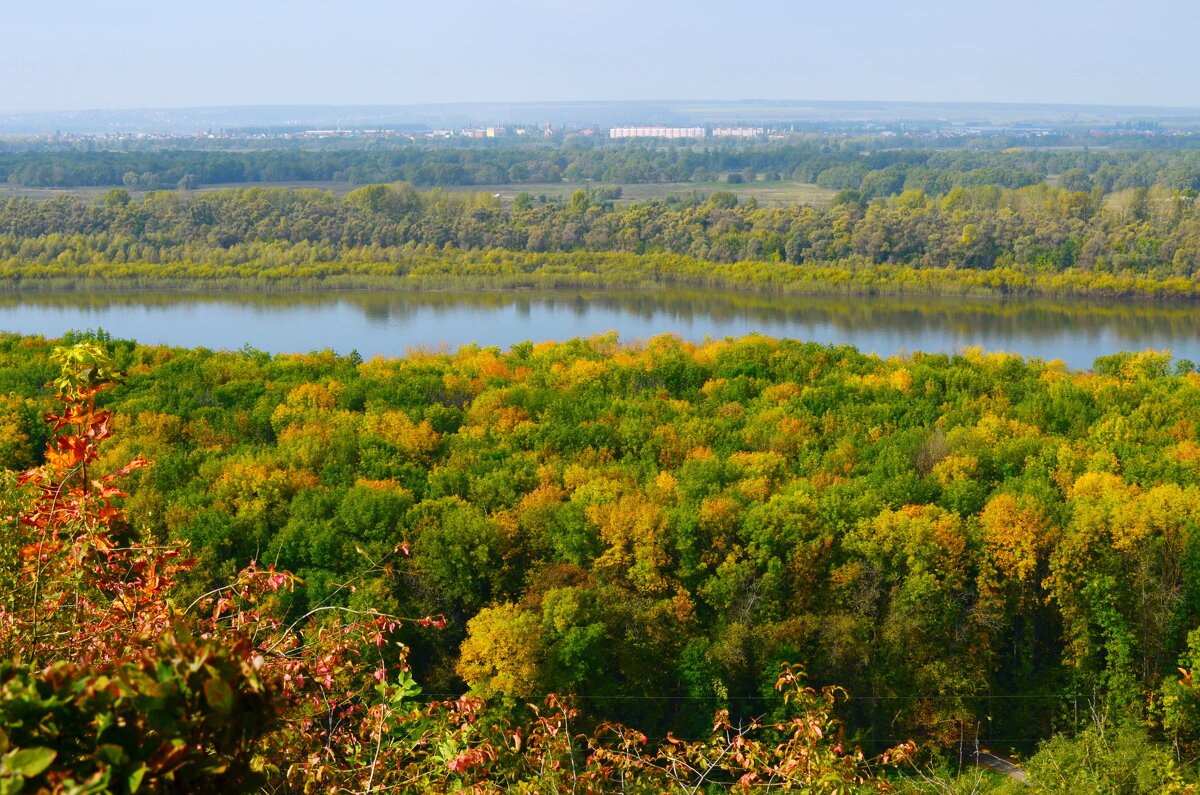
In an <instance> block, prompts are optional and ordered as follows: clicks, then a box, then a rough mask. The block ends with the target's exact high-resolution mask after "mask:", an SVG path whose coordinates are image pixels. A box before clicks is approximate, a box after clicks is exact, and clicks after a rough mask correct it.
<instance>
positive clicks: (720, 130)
mask: <svg viewBox="0 0 1200 795" xmlns="http://www.w3.org/2000/svg"><path fill="white" fill-rule="evenodd" d="M766 132H767V131H766V130H765V129H763V128H762V127H713V131H712V134H713V137H714V138H761V137H762V136H763V135H765V134H766Z"/></svg>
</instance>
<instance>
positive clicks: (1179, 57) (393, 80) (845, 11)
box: [0, 0, 1200, 111]
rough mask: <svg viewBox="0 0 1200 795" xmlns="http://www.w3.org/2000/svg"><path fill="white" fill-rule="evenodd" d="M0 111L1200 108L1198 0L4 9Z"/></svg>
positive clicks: (211, 1)
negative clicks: (972, 103)
mask: <svg viewBox="0 0 1200 795" xmlns="http://www.w3.org/2000/svg"><path fill="white" fill-rule="evenodd" d="M0 20H3V41H4V44H3V46H2V47H0V110H9V111H23V110H67V109H84V108H135V107H179V106H197V105H248V104H307V103H319V104H374V103H379V104H408V103H425V102H468V101H553V100H573V99H581V100H602V99H611V100H623V99H631V100H632V99H750V98H754V99H880V100H927V101H950V100H957V101H969V100H977V101H993V102H1062V103H1099V104H1125V105H1129V104H1144V105H1180V106H1191V107H1200V58H1198V56H1197V54H1196V49H1195V46H1194V42H1193V39H1194V36H1195V33H1196V30H1197V29H1198V28H1200V2H1197V1H1196V0H1143V2H1139V3H1135V2H1129V0H1125V2H1120V3H1117V2H1112V1H1111V0H1087V2H1084V1H1083V0H1006V1H1005V2H998V1H997V0H820V1H819V2H810V0H742V2H731V1H730V0H723V1H721V2H717V0H494V1H493V2H484V1H483V0H421V1H420V2H415V1H414V0H393V1H392V2H383V0H340V2H330V0H322V1H321V2H312V1H310V0H236V2H235V1H234V0H192V1H191V2H187V1H186V0H185V1H182V2H181V1H180V0H24V1H21V0H0Z"/></svg>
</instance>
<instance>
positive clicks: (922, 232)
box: [0, 183, 1200, 293]
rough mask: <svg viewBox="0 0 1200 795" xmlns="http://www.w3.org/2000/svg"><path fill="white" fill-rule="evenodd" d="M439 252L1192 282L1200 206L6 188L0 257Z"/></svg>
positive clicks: (387, 188) (63, 270)
mask: <svg viewBox="0 0 1200 795" xmlns="http://www.w3.org/2000/svg"><path fill="white" fill-rule="evenodd" d="M439 252H440V253H442V254H444V255H445V258H446V263H445V264H446V267H447V268H451V269H453V267H454V265H453V263H454V262H455V261H461V260H462V259H463V258H464V257H465V258H466V259H468V260H471V259H474V260H475V261H480V262H484V263H486V262H488V261H491V262H497V261H498V260H496V257H499V258H500V259H501V260H504V261H511V262H514V263H516V267H518V268H519V269H522V270H524V271H526V272H529V271H535V270H538V269H539V263H546V262H550V261H551V260H548V259H547V255H553V254H563V255H570V256H571V257H572V258H573V259H571V260H570V261H571V262H576V263H580V267H582V268H583V269H584V270H587V269H588V266H587V265H586V260H587V256H586V255H589V254H594V255H597V256H595V257H594V260H595V262H596V263H597V265H596V266H595V267H593V268H592V270H596V269H598V268H600V267H601V266H602V265H603V263H605V262H608V261H612V260H613V257H615V256H618V255H619V256H624V257H626V258H629V257H635V258H637V257H641V258H644V259H642V260H641V263H642V271H643V277H644V278H648V279H649V280H651V281H652V280H653V279H654V278H655V277H654V274H655V273H661V271H662V267H661V266H662V265H663V264H664V263H665V262H669V263H672V267H674V268H676V270H680V269H683V270H689V271H692V272H704V271H706V270H707V271H708V272H710V273H713V274H716V273H718V272H720V271H721V270H722V268H721V267H719V266H720V265H721V264H726V263H728V264H736V266H737V268H739V269H741V270H746V269H750V270H753V271H754V272H755V273H756V274H757V275H756V276H755V279H757V280H765V282H767V283H770V282H780V283H785V284H786V283H792V282H802V281H813V278H812V277H813V275H814V274H818V273H820V272H822V270H823V269H828V268H834V269H835V270H839V271H840V272H844V273H851V274H853V273H856V272H862V271H864V270H871V269H874V271H875V272H876V273H879V269H880V268H889V269H899V270H901V271H903V272H905V273H908V274H915V275H916V277H917V278H922V277H920V274H922V273H924V274H945V275H947V276H948V278H951V280H952V281H953V280H956V279H960V278H966V277H968V276H969V278H971V279H974V278H976V276H978V277H979V280H981V281H982V280H986V279H990V278H993V277H992V276H989V274H1008V273H1016V274H1020V278H1021V279H1024V280H1025V281H1027V282H1028V281H1029V280H1036V279H1043V280H1044V279H1046V278H1051V277H1053V278H1058V277H1069V278H1071V279H1077V280H1081V281H1083V282H1089V281H1092V282H1096V283H1102V282H1105V281H1111V280H1112V279H1113V278H1118V279H1132V280H1134V281H1136V280H1139V279H1141V280H1148V281H1149V282H1153V283H1155V284H1158V285H1160V286H1162V285H1170V284H1175V283H1177V284H1176V286H1174V287H1171V288H1170V289H1169V290H1167V292H1174V293H1186V292H1189V291H1190V290H1191V289H1192V286H1194V282H1195V277H1196V274H1197V272H1198V269H1200V215H1198V213H1197V202H1196V198H1195V197H1194V196H1193V195H1192V194H1191V193H1190V192H1180V191H1170V190H1167V189H1166V188H1162V187H1155V188H1150V189H1142V188H1135V189H1129V190H1125V191H1120V192H1117V193H1113V194H1108V195H1101V194H1099V193H1098V192H1092V193H1086V192H1082V191H1069V190H1066V189H1064V188H1051V187H1047V186H1046V185H1036V186H1031V187H1026V188H1019V189H1001V188H996V187H995V186H985V187H979V188H956V189H954V190H951V191H950V192H949V193H947V194H946V195H945V196H943V197H941V198H936V197H932V196H930V195H928V194H926V193H924V192H923V191H920V190H908V191H905V192H904V193H902V194H900V195H899V196H895V197H890V198H884V199H873V200H870V201H868V200H866V199H864V197H862V196H861V194H859V193H857V192H854V191H843V192H842V193H841V194H839V196H838V197H836V199H835V201H834V203H833V204H831V205H830V206H828V207H812V206H793V207H766V206H762V205H760V204H759V203H758V202H757V201H755V200H753V199H751V200H749V201H746V202H739V201H738V199H737V197H736V196H735V195H734V194H732V193H728V192H717V193H714V194H712V195H710V196H708V197H704V198H701V197H693V198H690V199H679V198H668V199H665V200H659V201H648V202H640V203H635V204H629V205H622V204H617V203H615V202H614V201H613V200H612V198H611V193H605V192H602V191H577V192H576V193H575V194H573V195H572V196H571V197H570V200H569V201H557V202H556V201H538V200H536V199H535V198H534V197H533V196H531V195H529V194H521V195H518V196H517V197H516V200H515V201H514V202H513V203H512V205H511V206H510V207H505V206H503V205H502V204H501V202H500V201H499V199H497V198H495V197H494V196H492V195H490V194H486V193H476V194H472V193H454V192H445V191H438V190H433V191H429V192H421V191H418V190H416V189H415V188H413V187H412V186H410V185H407V184H404V183H400V184H393V185H372V186H366V187H363V188H359V189H357V190H355V191H352V192H350V193H349V194H347V195H346V196H344V197H341V198H339V197H336V196H334V195H333V194H332V193H330V192H322V191H312V190H287V189H280V188H253V189H246V190H226V191H217V192H212V193H203V194H193V193H188V192H171V191H158V192H153V193H150V194H147V195H146V196H145V198H144V199H142V200H140V201H139V200H134V199H132V198H131V197H130V196H129V194H128V193H127V192H125V191H124V190H123V189H113V190H111V191H110V192H109V193H108V194H107V195H106V196H105V197H103V199H102V200H101V201H99V202H86V201H83V200H80V199H74V198H70V197H60V198H56V199H52V200H47V201H33V200H28V199H10V200H8V201H6V202H0V264H2V266H3V267H4V269H5V271H6V272H7V274H8V275H9V278H20V277H21V276H22V275H24V276H28V277H30V278H29V284H31V285H32V284H35V283H36V282H37V276H38V274H39V273H42V274H49V273H53V274H56V278H68V279H69V278H71V277H72V276H74V277H76V278H85V277H87V276H88V275H89V274H94V273H96V272H98V270H104V269H105V268H108V269H110V270H111V269H112V268H114V267H116V266H122V267H123V266H126V265H129V266H135V267H138V268H141V267H143V266H144V270H146V271H148V272H150V273H151V274H152V273H153V271H154V266H156V265H158V266H162V268H161V270H162V272H163V273H166V272H167V271H168V270H169V269H170V268H172V267H185V269H186V268H190V267H191V266H196V265H198V266H203V267H207V268H210V269H211V268H216V269H220V268H234V269H237V270H238V272H239V273H240V274H242V275H244V276H248V277H251V278H252V277H254V276H255V275H256V274H266V273H272V274H275V276H276V277H278V278H280V279H282V280H284V281H286V279H287V277H288V276H289V275H291V276H295V277H297V278H299V277H300V276H301V275H303V274H304V273H305V272H311V271H306V269H312V268H316V269H318V270H321V271H322V272H323V273H329V274H332V275H336V274H337V273H338V272H339V268H343V267H344V268H349V269H359V270H372V269H374V271H373V272H376V273H378V274H380V275H381V276H398V275H404V274H407V273H410V272H411V271H412V270H414V268H416V267H417V266H418V265H420V264H423V263H425V262H427V261H429V260H431V259H435V258H436V257H437V255H438V253H439ZM463 252H468V253H467V254H464V253H463ZM469 252H479V254H478V255H472V254H469ZM601 254H609V255H611V256H609V257H605V256H599V255H601ZM672 258H673V259H672ZM681 258H685V259H681ZM551 259H552V258H551ZM680 263H683V264H684V266H685V267H682V268H681V267H680V266H679V264H680ZM703 263H708V265H707V266H705V265H704V264H703ZM117 270H120V268H117ZM726 270H728V269H726ZM995 279H996V280H998V281H997V283H999V282H1002V281H1006V280H1007V277H1001V276H999V275H997V276H995ZM1189 285H1191V286H1189ZM877 286H878V285H877Z"/></svg>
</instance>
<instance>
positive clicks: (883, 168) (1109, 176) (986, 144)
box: [0, 135, 1200, 198]
mask: <svg viewBox="0 0 1200 795" xmlns="http://www.w3.org/2000/svg"><path fill="white" fill-rule="evenodd" d="M205 143H209V144H212V145H213V146H216V147H220V148H204V144H205ZM1022 143H1028V141H1018V142H1016V143H1015V144H1014V145H1013V146H1012V147H1010V148H1008V149H1000V150H996V149H994V148H993V147H995V146H996V145H997V139H987V140H984V141H979V140H968V141H962V140H956V139H938V138H936V137H933V136H917V137H915V138H905V139H897V138H894V137H893V138H889V137H881V136H863V135H858V136H827V135H793V136H789V138H788V139H786V140H784V141H780V142H764V143H758V144H746V143H740V142H739V143H732V142H725V143H720V142H712V143H710V142H706V143H705V144H703V145H690V144H689V145H678V144H667V143H663V142H651V143H648V142H643V141H634V142H620V141H618V142H612V141H607V140H596V139H591V138H583V137H578V136H575V137H572V138H570V139H569V140H567V141H565V142H558V141H553V140H551V141H545V142H541V141H531V142H526V143H520V144H516V143H511V142H510V141H508V140H504V139H499V140H483V141H470V140H466V139H459V140H450V141H432V142H421V143H415V142H414V143H392V142H372V141H368V142H355V141H353V140H351V141H348V142H341V143H338V142H334V143H324V144H322V143H321V142H320V141H316V142H311V143H306V142H292V143H291V144H290V145H289V144H288V142H285V141H282V140H279V139H271V140H267V141H261V142H254V141H248V142H242V143H241V144H234V145H232V146H240V148H231V144H230V142H228V141H224V140H217V141H211V142H205V141H203V140H202V139H189V140H188V141H186V142H181V143H180V144H179V145H177V146H169V145H168V144H167V142H144V143H138V142H136V141H134V142H129V143H127V144H125V145H124V147H123V148H120V147H121V145H119V144H117V143H115V142H114V143H107V144H102V145H103V146H105V147H106V148H104V149H98V148H95V146H93V145H88V146H82V145H81V146H71V147H68V146H66V145H58V146H51V145H33V144H27V145H21V144H19V143H6V142H5V141H4V140H2V139H0V182H5V181H7V182H8V183H9V184H11V185H21V186H27V187H43V188H64V187H76V186H123V187H126V188H131V189H142V190H161V189H173V188H195V187H198V186H202V185H213V184H219V185H225V184H234V183H256V182H307V181H330V180H333V181H338V182H348V183H351V184H357V185H364V184H370V183H387V182H410V183H412V184H414V185H418V186H443V187H445V186H461V185H497V184H511V183H529V184H545V183H555V182H560V181H562V180H566V181H568V182H576V181H586V182H597V183H612V184H621V183H645V182H710V181H714V180H718V179H729V180H731V181H739V182H753V181H755V180H768V181H773V180H779V179H794V180H797V181H800V182H807V183H815V184H818V185H820V186H822V187H827V188H833V189H835V190H841V189H843V188H850V189H853V190H860V191H862V192H863V193H864V195H865V196H867V198H875V197H879V196H888V195H895V194H899V193H901V192H903V191H905V190H922V191H925V192H926V193H929V194H931V195H941V194H944V193H946V192H947V191H949V190H951V189H953V188H956V187H979V186H982V185H995V186H998V187H1005V188H1019V187H1023V186H1026V185H1034V184H1037V183H1040V182H1043V181H1045V180H1046V178H1047V177H1048V176H1051V175H1053V176H1054V177H1055V178H1056V179H1058V180H1059V181H1060V183H1061V184H1062V185H1063V187H1066V188H1069V189H1071V190H1084V191H1090V190H1092V189H1093V187H1098V188H1099V189H1100V190H1102V191H1103V192H1111V191H1116V190H1125V189H1129V188H1150V187H1153V186H1155V185H1161V186H1163V187H1165V188H1168V189H1170V190H1200V151H1197V149H1196V145H1197V138H1196V137H1195V136H1186V137H1180V138H1172V137H1163V136H1156V137H1152V138H1147V139H1145V141H1140V140H1139V139H1136V138H1133V139H1131V138H1120V139H1119V141H1118V142H1117V143H1118V144H1119V148H1113V149H1111V150H1110V149H1109V148H1108V147H1107V144H1109V143H1113V141H1109V140H1108V139H1105V138H1103V137H1095V138H1093V139H1087V138H1085V139H1084V140H1083V141H1082V142H1078V141H1064V142H1063V143H1068V144H1074V146H1068V147H1064V148H1050V147H1048V146H1047V144H1048V143H1053V141H1049V142H1039V145H1040V148H1039V147H1033V148H1029V147H1022ZM1154 143H1158V144H1160V145H1161V146H1162V147H1164V148H1161V149H1141V148H1133V147H1137V146H1139V145H1141V146H1149V145H1151V144H1154ZM1080 144H1082V145H1080ZM1089 144H1090V145H1095V146H1096V147H1097V148H1096V149H1091V148H1090V147H1089ZM949 145H953V146H955V147H957V148H942V149H939V148H937V147H938V146H943V147H945V146H949ZM184 146H186V148H184ZM107 147H114V148H107ZM966 147H969V148H966Z"/></svg>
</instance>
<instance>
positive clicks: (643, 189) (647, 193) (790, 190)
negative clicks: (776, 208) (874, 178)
mask: <svg viewBox="0 0 1200 795" xmlns="http://www.w3.org/2000/svg"><path fill="white" fill-rule="evenodd" d="M589 187H592V188H595V187H600V186H599V185H598V184H597V183H590V182H556V183H543V184H508V185H464V186H462V187H450V188H444V190H471V191H488V192H491V193H499V194H500V198H501V199H502V200H503V201H504V203H505V204H506V205H507V204H508V203H509V202H511V201H512V200H513V197H515V196H516V195H517V194H518V193H529V194H532V195H533V196H534V197H538V196H545V197H546V198H548V199H566V198H569V197H570V195H571V194H572V193H574V192H575V191H577V190H586V189H587V188H589ZM604 187H612V186H608V185H605V186H604ZM615 187H620V188H621V199H620V201H621V202H633V201H644V200H646V199H662V198H664V197H667V196H690V195H691V194H693V193H699V194H700V195H702V196H707V195H708V194H710V193H713V192H715V191H719V190H727V191H731V192H732V193H734V194H736V195H737V197H738V200H739V201H745V200H747V199H749V198H750V197H752V196H753V197H754V198H756V199H758V201H759V203H760V204H766V205H773V204H815V205H823V204H828V203H829V200H830V198H832V197H833V194H834V193H836V191H832V190H826V189H825V188H821V187H818V186H816V185H813V184H810V183H807V182H794V181H791V180H783V181H778V182H748V183H742V184H736V185H729V184H727V183H724V182H654V183H651V182H641V183H633V184H624V185H618V186H615Z"/></svg>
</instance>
